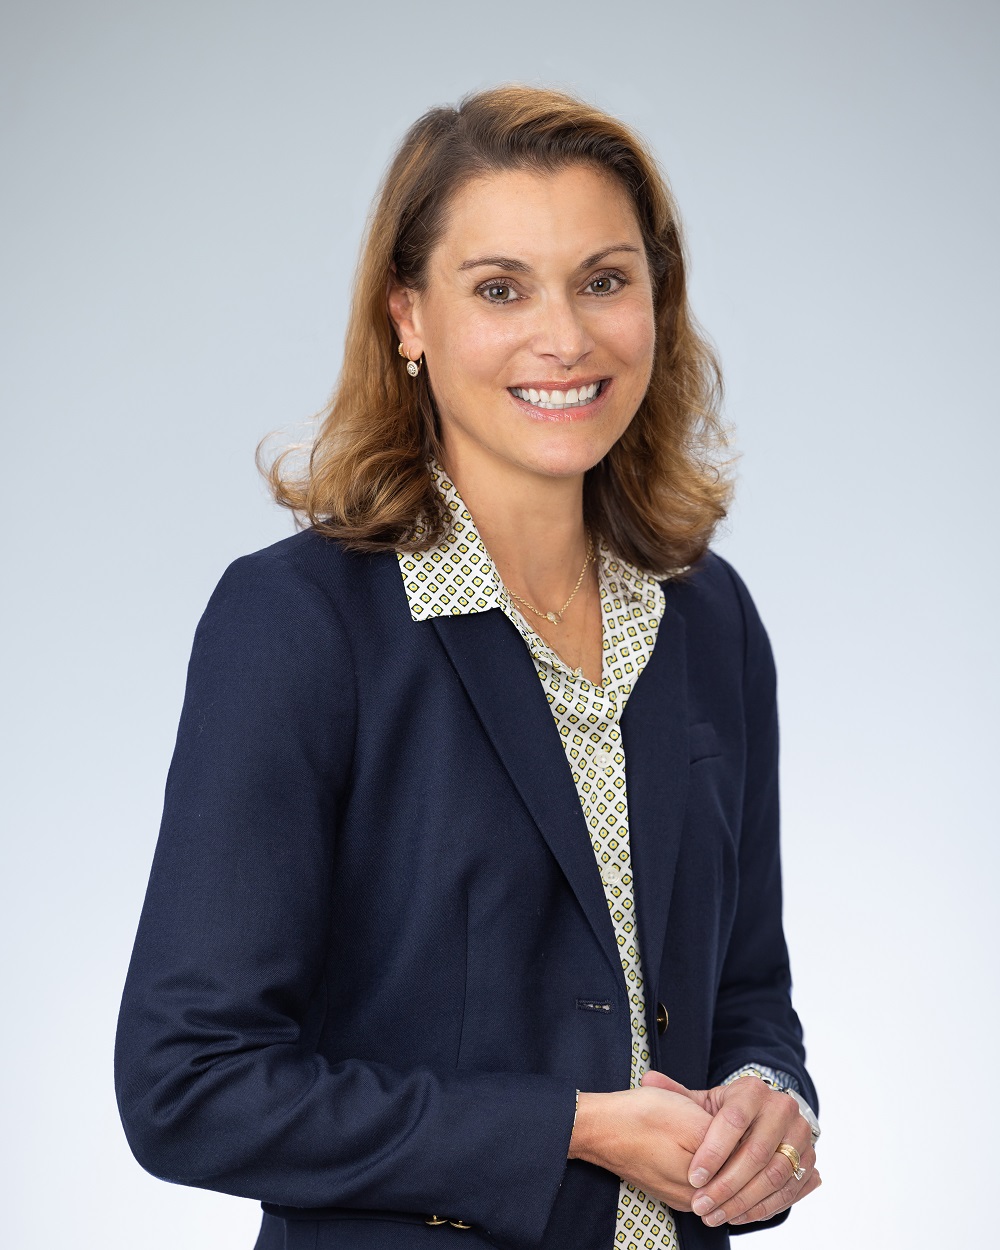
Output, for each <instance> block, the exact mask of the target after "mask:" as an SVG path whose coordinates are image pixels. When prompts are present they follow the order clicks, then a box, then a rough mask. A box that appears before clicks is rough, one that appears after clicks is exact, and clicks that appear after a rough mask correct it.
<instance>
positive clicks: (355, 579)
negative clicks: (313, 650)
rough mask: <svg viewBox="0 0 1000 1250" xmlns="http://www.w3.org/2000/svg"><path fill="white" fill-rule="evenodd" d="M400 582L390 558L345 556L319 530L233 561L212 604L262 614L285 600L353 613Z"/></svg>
mask: <svg viewBox="0 0 1000 1250" xmlns="http://www.w3.org/2000/svg"><path fill="white" fill-rule="evenodd" d="M393 579H394V580H395V582H400V576H399V566H398V561H397V559H396V556H395V553H394V552H391V551H389V552H378V553H373V554H367V553H359V552H353V551H349V550H347V549H346V548H345V547H344V546H343V545H342V544H341V543H339V542H337V541H336V540H334V539H331V538H327V537H326V536H325V535H323V534H320V533H319V532H318V531H317V530H315V529H312V528H309V529H304V530H300V531H298V532H297V533H295V534H291V535H289V537H287V538H281V539H279V540H278V541H277V542H274V543H271V544H269V545H268V546H266V547H261V548H260V549H259V550H257V551H251V552H248V553H247V554H245V555H242V556H237V558H236V559H235V560H233V561H232V562H231V563H230V564H229V565H228V567H227V568H226V569H225V570H224V572H223V574H222V576H221V577H220V579H219V582H218V585H217V586H216V588H215V592H214V594H213V600H215V601H218V600H220V599H227V598H230V597H236V598H238V599H240V600H242V601H244V602H250V603H254V604H257V605H259V606H260V607H262V608H265V609H266V608H267V607H268V606H269V605H270V606H271V607H279V606H280V605H281V604H282V603H287V602H288V601H289V600H292V601H297V602H301V603H303V604H305V603H306V602H309V601H312V602H314V603H325V604H326V605H327V606H328V607H329V608H331V609H336V608H337V607H338V605H340V606H342V607H352V606H355V605H358V604H360V603H361V602H363V601H364V599H365V598H366V597H370V596H372V595H373V594H378V593H379V591H383V592H384V589H385V587H386V585H389V586H390V587H391V586H392V585H393Z"/></svg>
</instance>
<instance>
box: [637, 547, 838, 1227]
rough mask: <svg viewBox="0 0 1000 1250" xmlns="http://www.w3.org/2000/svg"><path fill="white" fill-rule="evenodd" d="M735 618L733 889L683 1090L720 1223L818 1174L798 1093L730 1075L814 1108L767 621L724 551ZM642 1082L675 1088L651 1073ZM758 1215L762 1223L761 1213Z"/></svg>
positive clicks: (698, 1203) (777, 1206)
mask: <svg viewBox="0 0 1000 1250" xmlns="http://www.w3.org/2000/svg"><path fill="white" fill-rule="evenodd" d="M721 563H722V564H723V567H724V568H725V569H726V571H727V573H728V575H729V577H730V579H731V581H732V584H733V588H734V591H735V593H736V596H737V599H738V601H739V604H740V609H741V612H742V616H743V622H744V639H745V642H744V666H743V702H744V723H745V727H746V781H745V789H744V800H743V812H742V822H741V833H740V850H739V869H740V878H739V880H740V889H739V897H738V901H737V909H736V916H735V920H734V924H733V929H732V932H731V934H730V937H729V944H728V947H727V953H726V958H725V961H724V964H723V969H722V976H721V980H720V985H719V990H718V994H717V998H716V1011H715V1020H714V1027H713V1038H712V1053H711V1060H710V1073H709V1080H710V1082H712V1084H713V1088H710V1089H708V1090H699V1091H689V1093H690V1096H691V1097H692V1098H693V1099H694V1100H695V1101H696V1102H697V1103H698V1105H699V1106H700V1107H702V1108H703V1109H704V1110H706V1111H707V1112H709V1113H710V1114H711V1115H712V1116H713V1122H712V1125H711V1127H710V1128H709V1130H708V1132H707V1134H706V1136H705V1141H704V1142H703V1143H702V1145H701V1146H700V1147H699V1149H698V1150H697V1151H696V1153H695V1155H694V1158H693V1160H692V1165H691V1171H690V1177H689V1179H690V1181H691V1183H692V1185H694V1186H695V1187H696V1189H697V1190H698V1192H697V1193H696V1194H695V1196H694V1198H693V1200H692V1209H693V1210H694V1211H695V1212H696V1213H697V1214H698V1215H702V1216H703V1217H706V1223H710V1224H718V1223H722V1222H724V1221H727V1222H729V1223H737V1222H750V1221H762V1220H769V1221H770V1222H773V1223H776V1222H778V1221H780V1220H781V1219H783V1218H784V1214H785V1212H786V1209H787V1207H788V1206H790V1205H791V1203H793V1202H795V1201H798V1199H799V1198H801V1197H803V1196H805V1194H806V1193H809V1192H811V1191H812V1190H813V1189H814V1188H816V1187H817V1186H818V1185H819V1183H820V1180H819V1176H818V1173H816V1171H815V1166H814V1165H815V1152H814V1150H813V1148H812V1147H813V1143H812V1140H811V1132H810V1128H811V1126H810V1123H809V1122H808V1121H807V1118H806V1117H805V1116H804V1114H803V1113H802V1108H801V1106H800V1103H799V1101H798V1099H793V1098H790V1097H788V1096H787V1095H785V1094H783V1093H780V1092H777V1091H775V1090H774V1089H771V1088H768V1085H767V1084H766V1083H765V1082H763V1081H761V1080H757V1079H754V1080H742V1079H737V1078H738V1077H739V1076H740V1074H741V1073H743V1072H745V1071H746V1070H748V1069H750V1068H754V1069H758V1070H762V1071H763V1072H764V1073H765V1074H767V1073H774V1075H775V1077H776V1078H777V1080H776V1083H777V1084H779V1085H781V1086H783V1087H788V1088H791V1089H793V1090H795V1091H796V1093H797V1094H798V1095H799V1097H801V1098H802V1099H803V1100H804V1102H805V1104H806V1106H807V1107H808V1108H809V1109H811V1111H812V1113H813V1116H812V1118H813V1121H814V1122H815V1114H814V1113H815V1111H816V1110H817V1109H818V1103H817V1099H816V1091H815V1088H814V1086H813V1084H812V1081H811V1079H810V1077H809V1074H808V1072H807V1071H806V1068H805V1051H804V1049H803V1045H802V1029H801V1025H800V1024H799V1020H798V1017H797V1015H796V1014H795V1011H794V1009H793V1008H792V1003H791V974H790V971H789V963H788V952H787V948H786V945H785V938H784V933H783V931H782V924H781V863H780V850H779V803H778V713H777V690H776V676H775V669H774V661H773V657H772V654H771V646H770V642H769V640H768V637H767V633H766V631H765V629H764V626H763V624H762V622H761V620H760V617H759V615H758V613H757V610H756V607H755V605H754V603H753V601H752V599H751V598H750V595H749V592H748V591H747V589H746V586H745V585H744V584H743V582H742V580H741V579H740V577H739V576H738V575H737V574H736V572H735V570H734V569H732V567H731V566H730V565H729V564H728V563H727V562H726V561H721ZM643 1083H644V1084H650V1085H654V1086H658V1087H660V1088H662V1089H664V1090H673V1091H675V1092H680V1091H682V1090H683V1088H684V1087H683V1086H680V1085H678V1084H677V1082H675V1081H672V1080H671V1079H670V1078H668V1077H664V1076H663V1075H662V1074H659V1073H648V1074H647V1075H646V1077H645V1078H644V1081H643ZM783 1142H784V1143H789V1144H791V1145H793V1146H794V1147H795V1148H796V1149H797V1150H798V1152H799V1155H800V1157H801V1162H802V1164H803V1165H804V1167H805V1174H804V1176H803V1177H802V1178H801V1180H796V1179H795V1178H794V1176H793V1173H792V1167H791V1164H790V1162H789V1161H788V1160H787V1159H786V1158H785V1157H784V1156H782V1155H775V1148H776V1147H777V1146H778V1145H779V1144H781V1143H783ZM758 1226H759V1225H758Z"/></svg>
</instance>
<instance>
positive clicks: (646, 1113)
mask: <svg viewBox="0 0 1000 1250" xmlns="http://www.w3.org/2000/svg"><path fill="white" fill-rule="evenodd" d="M711 1123H712V1117H711V1115H710V1114H709V1113H708V1112H707V1111H706V1110H704V1109H703V1108H701V1107H699V1106H698V1105H697V1104H696V1102H695V1101H694V1100H692V1099H691V1098H689V1097H687V1096H685V1095H684V1094H681V1093H674V1092H671V1091H668V1090H666V1089H655V1088H653V1087H652V1084H650V1086H647V1087H640V1088H638V1089H627V1090H620V1091H616V1092H614V1093H610V1094H585V1093H581V1094H580V1101H579V1104H578V1106H577V1113H576V1124H575V1125H574V1127H573V1136H572V1138H571V1139H570V1144H569V1157H570V1158H571V1159H585V1160H586V1161H587V1162H588V1163H596V1164H597V1165H598V1167H602V1168H607V1170H608V1171H609V1172H613V1173H614V1174H615V1175H616V1176H619V1177H621V1178H622V1179H623V1180H627V1181H630V1182H631V1183H632V1184H633V1185H635V1186H636V1187H637V1188H638V1189H641V1190H642V1192H643V1193H645V1194H647V1195H648V1196H649V1197H650V1198H655V1199H658V1200H659V1201H661V1202H665V1203H666V1204H667V1205H668V1206H670V1207H673V1209H674V1210H675V1211H690V1210H691V1200H692V1198H693V1197H694V1189H693V1188H692V1186H691V1184H690V1182H689V1181H688V1173H689V1172H690V1170H691V1162H692V1160H693V1158H694V1157H695V1152H696V1151H697V1150H698V1148H699V1147H700V1146H701V1144H702V1142H703V1140H704V1138H705V1134H706V1133H707V1132H708V1129H709V1127H710V1125H711Z"/></svg>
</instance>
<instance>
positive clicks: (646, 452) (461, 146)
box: [258, 84, 732, 572]
mask: <svg viewBox="0 0 1000 1250" xmlns="http://www.w3.org/2000/svg"><path fill="white" fill-rule="evenodd" d="M574 164H584V165H588V166H590V167H592V168H594V169H595V170H597V171H598V172H603V173H604V174H606V175H609V176H611V177H612V178H614V179H616V180H617V182H618V184H619V185H620V186H621V187H622V188H623V189H624V190H625V191H626V192H627V194H628V196H629V198H630V200H631V202H632V204H633V205H634V207H635V212H636V215H637V218H638V221H639V225H640V227H641V230H642V236H643V240H644V243H645V249H646V257H647V261H648V264H649V269H650V272H651V275H652V282H653V299H654V308H655V319H656V348H655V355H654V361H653V368H652V375H651V378H650V384H649V388H648V390H647V392H646V395H645V396H644V398H643V400H642V403H641V404H640V405H639V409H638V411H637V412H636V414H635V416H634V418H633V419H632V421H631V423H630V424H629V426H628V428H627V429H626V431H625V433H624V434H623V435H622V436H621V438H620V439H619V440H618V441H617V443H615V445H614V446H613V447H612V448H611V449H610V451H608V453H607V454H606V455H605V456H604V458H603V459H602V460H601V461H600V462H599V463H598V464H596V465H594V467H593V468H591V469H590V470H588V472H587V473H586V475H585V479H584V515H585V519H586V522H587V524H588V525H589V526H590V528H591V531H592V532H593V533H594V535H595V536H597V535H600V536H601V537H603V538H604V540H605V541H606V542H607V544H608V545H609V547H610V548H611V549H612V550H613V551H615V552H616V553H617V554H618V555H619V556H620V557H622V558H624V559H626V560H628V561H630V562H631V563H633V564H636V565H638V567H639V568H641V569H645V570H647V571H650V572H663V571H666V570H668V569H671V568H676V567H678V566H684V565H690V564H693V563H694V562H695V561H696V560H697V559H698V558H699V557H700V556H701V555H702V554H703V553H704V551H705V549H706V547H707V546H708V544H709V542H710V540H711V537H712V534H713V531H714V529H715V527H716V525H717V524H718V522H719V521H720V520H721V519H722V518H723V517H724V516H725V515H726V509H727V506H728V503H729V499H730V495H731V491H732V485H731V483H730V482H729V480H727V478H726V477H725V476H724V474H723V472H722V471H721V468H720V463H719V461H718V458H717V452H718V450H719V448H721V447H723V446H725V444H726V438H725V432H724V429H723V426H722V423H721V420H720V415H719V405H720V402H721V398H722V379H721V374H720V372H719V366H718V363H717V361H716V358H715V355H714V353H713V351H712V348H711V347H710V345H709V344H708V342H707V341H706V339H705V338H704V337H703V336H702V335H701V334H700V333H699V330H698V327H697V324H696V322H695V321H694V318H693V316H692V314H691V311H690V309H689V307H688V301H687V286H686V277H685V257H684V245H683V241H682V238H681V229H680V222H679V220H678V214H677V209H676V207H675V205H674V201H673V198H672V196H671V194H670V191H669V188H668V186H667V184H666V181H665V179H664V177H663V175H662V174H661V173H660V171H659V169H658V167H657V164H656V161H655V160H654V158H653V156H652V155H651V154H650V152H649V151H648V150H647V148H646V146H645V144H644V143H643V142H642V141H641V140H640V139H639V138H638V137H637V136H636V135H634V134H633V133H632V132H631V131H630V130H629V129H628V128H627V127H626V126H624V125H623V124H622V123H621V122H620V121H618V120H616V119H615V118H613V117H611V116H609V115H608V114H607V113H603V112H601V110H599V109H597V108H594V107H593V106H592V105H589V104H586V103H584V102H583V101H581V100H578V99H575V98H574V97H573V96H570V95H566V94H564V93H562V92H557V91H550V90H544V89H541V88H536V87H525V86H520V85H517V84H511V85H507V86H500V87H495V88H492V89H490V90H486V91H479V92H476V93H474V94H470V95H467V96H466V97H464V99H462V100H461V101H460V102H459V104H458V106H457V108H450V107H442V108H434V109H431V110H430V111H429V112H427V113H425V114H424V115H423V116H422V117H421V118H419V120H417V121H416V122H415V123H414V124H413V125H412V126H411V127H410V129H409V131H408V132H407V133H406V135H405V137H404V138H403V141H402V144H401V145H400V147H399V150H398V152H397V153H396V155H395V158H394V159H393V161H392V163H391V165H390V166H389V168H388V170H387V171H386V174H385V176H384V178H383V180H382V184H381V187H380V190H379V193H378V197H377V200H376V203H375V205H374V209H373V212H372V214H371V215H370V217H369V223H368V229H367V234H366V237H365V241H364V244H363V248H362V252H361V258H360V262H359V265H358V272H357V282H356V285H355V289H354V296H353V300H352V304H351V312H350V320H349V323H348V328H347V336H346V342H345V350H344V362H343V368H342V370H341V374H340V378H339V381H338V383H337V386H336V389H335V391H334V393H333V396H332V398H331V400H330V403H329V406H328V407H327V409H326V410H325V412H324V414H323V419H322V424H321V426H320V429H319V432H318V434H317V436H316V438H315V440H314V441H313V443H312V447H311V451H310V454H309V459H308V465H307V466H306V467H305V469H304V470H303V471H301V472H299V473H297V474H296V473H292V472H288V473H287V474H286V473H285V472H284V463H285V459H286V457H287V456H288V455H289V454H290V452H292V451H293V450H294V448H287V449H286V450H284V451H283V452H281V453H280V454H279V455H278V456H277V457H276V459H275V460H274V462H273V463H272V464H271V466H270V468H269V469H267V470H264V469H263V467H262V468H261V471H262V472H264V473H265V474H266V477H267V479H268V481H269V483H270V487H271V489H272V491H273V493H274V496H275V499H276V500H277V501H278V503H280V504H283V505H284V506H285V507H288V508H290V509H292V510H293V511H294V512H295V513H296V519H297V521H298V522H299V523H300V524H303V525H304V524H305V523H306V520H308V522H310V523H311V524H312V526H313V527H314V528H315V529H316V530H318V531H320V532H321V533H324V534H326V535H328V536H330V537H332V538H336V539H338V540H339V541H340V542H341V543H343V544H344V545H345V546H347V547H350V548H352V549H354V550H358V551H376V550H384V549H391V548H401V549H404V550H420V549H426V548H427V547H429V546H431V545H432V544H434V543H435V542H436V541H438V539H439V538H440V537H441V536H442V534H443V532H444V530H445V529H446V527H447V525H448V514H447V510H446V509H445V508H443V507H442V506H441V503H440V497H439V495H438V493H437V491H436V489H435V488H434V485H433V482H432V481H431V477H430V474H429V471H428V465H427V461H428V458H429V457H430V456H434V457H436V458H437V459H438V460H441V459H442V456H441V443H440V426H439V422H438V415H437V412H436V410H435V405H434V399H433V395H432V393H431V388H430V385H429V383H428V377H427V370H426V369H424V370H421V372H420V373H419V374H418V375H417V377H416V378H411V377H410V376H409V375H408V374H407V372H406V367H405V365H406V362H405V361H404V360H403V359H402V358H401V357H400V356H399V354H398V351H397V347H398V340H397V336H396V333H395V330H394V328H393V325H392V322H391V320H390V318H389V312H388V303H387V291H388V283H389V279H390V275H391V273H392V271H393V269H395V273H396V276H397V278H398V280H399V281H400V282H401V283H402V284H403V285H404V286H408V287H410V288H412V289H414V290H418V291H419V290H421V289H423V288H424V285H425V283H426V280H427V264H428V258H429V256H430V254H431V252H432V250H433V248H434V247H435V245H436V244H437V242H438V240H439V239H440V238H441V235H442V233H443V231H444V230H445V228H446V224H447V222H446V214H447V209H448V205H449V202H450V199H451V197H452V196H453V195H454V194H455V193H456V191H458V190H459V189H461V188H462V187H463V186H464V185H465V184H466V183H468V182H469V181H470V180H472V179H475V178H480V177H483V176H484V175H490V174H493V173H496V172H500V171H503V170H529V171H533V170H537V171H540V172H545V173H550V172H555V171H557V170H561V169H564V168H565V167H566V166H568V165H574ZM258 464H259V465H260V464H261V460H260V447H258ZM418 521H422V522H423V524H424V526H425V527H426V528H425V530H424V532H423V533H422V534H421V535H420V537H419V539H417V538H415V537H414V528H415V525H416V523H417V522H418Z"/></svg>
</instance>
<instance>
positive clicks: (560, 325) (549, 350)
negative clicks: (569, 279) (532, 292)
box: [534, 296, 594, 369]
mask: <svg viewBox="0 0 1000 1250" xmlns="http://www.w3.org/2000/svg"><path fill="white" fill-rule="evenodd" d="M534 337H535V342H534V348H535V351H536V352H537V353H538V355H539V356H547V357H548V358H549V359H550V360H553V361H558V363H559V364H561V365H564V366H565V367H566V368H567V369H571V368H572V367H573V366H574V365H575V364H577V362H578V361H580V360H582V359H583V358H584V356H586V355H587V354H588V353H589V352H591V351H593V349H594V340H593V337H592V336H591V334H590V331H589V330H588V329H587V324H586V321H585V320H584V317H583V315H582V313H581V311H580V309H579V308H577V307H576V305H575V304H574V302H573V301H572V300H571V299H567V298H566V297H565V296H557V297H553V298H551V299H548V300H545V301H544V303H543V304H542V306H541V307H540V308H539V319H538V328H537V330H536V333H535V336H534Z"/></svg>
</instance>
